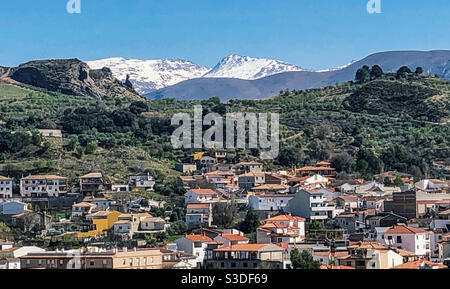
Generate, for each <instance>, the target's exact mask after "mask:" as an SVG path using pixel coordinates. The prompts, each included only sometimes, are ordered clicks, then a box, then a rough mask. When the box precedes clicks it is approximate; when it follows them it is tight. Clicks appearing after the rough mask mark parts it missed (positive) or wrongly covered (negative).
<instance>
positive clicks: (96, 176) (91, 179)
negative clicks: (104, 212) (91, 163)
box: [80, 173, 104, 196]
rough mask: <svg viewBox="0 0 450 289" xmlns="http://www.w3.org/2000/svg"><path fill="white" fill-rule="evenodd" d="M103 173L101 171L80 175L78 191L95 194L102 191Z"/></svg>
mask: <svg viewBox="0 0 450 289" xmlns="http://www.w3.org/2000/svg"><path fill="white" fill-rule="evenodd" d="M103 190H104V185H103V175H102V174H101V173H90V174H87V175H84V176H82V177H80V192H81V193H82V194H84V195H91V196H94V195H97V194H100V193H101V192H103Z"/></svg>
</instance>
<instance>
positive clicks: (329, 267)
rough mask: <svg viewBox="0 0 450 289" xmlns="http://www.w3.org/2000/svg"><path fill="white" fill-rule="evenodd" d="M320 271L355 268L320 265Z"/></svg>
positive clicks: (350, 268)
mask: <svg viewBox="0 0 450 289" xmlns="http://www.w3.org/2000/svg"><path fill="white" fill-rule="evenodd" d="M320 269H322V270H325V269H341V270H352V269H355V268H353V267H350V266H334V265H320Z"/></svg>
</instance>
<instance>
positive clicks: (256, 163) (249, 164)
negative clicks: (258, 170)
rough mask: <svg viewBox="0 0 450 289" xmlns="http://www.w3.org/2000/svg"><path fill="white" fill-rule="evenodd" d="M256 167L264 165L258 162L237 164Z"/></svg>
mask: <svg viewBox="0 0 450 289" xmlns="http://www.w3.org/2000/svg"><path fill="white" fill-rule="evenodd" d="M255 165H262V163H258V162H241V163H237V164H236V166H237V167H239V166H255Z"/></svg>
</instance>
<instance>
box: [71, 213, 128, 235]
mask: <svg viewBox="0 0 450 289" xmlns="http://www.w3.org/2000/svg"><path fill="white" fill-rule="evenodd" d="M120 215H121V213H119V212H117V211H99V212H96V213H93V214H90V215H87V216H86V219H87V220H90V221H91V222H92V225H93V227H94V229H93V230H90V231H87V232H79V233H78V234H77V236H78V238H87V237H95V236H98V235H103V234H105V233H106V231H108V230H109V229H111V228H112V227H113V226H114V223H115V222H117V221H118V220H119V216H120Z"/></svg>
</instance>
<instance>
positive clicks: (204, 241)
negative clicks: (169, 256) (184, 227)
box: [175, 235, 213, 268]
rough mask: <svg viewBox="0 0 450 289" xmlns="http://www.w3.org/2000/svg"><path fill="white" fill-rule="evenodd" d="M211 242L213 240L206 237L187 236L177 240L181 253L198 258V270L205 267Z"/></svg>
mask: <svg viewBox="0 0 450 289" xmlns="http://www.w3.org/2000/svg"><path fill="white" fill-rule="evenodd" d="M209 242H213V240H212V239H211V238H210V237H207V236H205V235H185V236H183V237H181V238H179V239H176V240H175V244H177V248H178V250H179V251H183V252H185V253H187V254H190V255H193V256H195V257H196V262H197V268H200V267H201V266H203V262H204V260H205V255H206V249H207V247H208V243H209Z"/></svg>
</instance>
